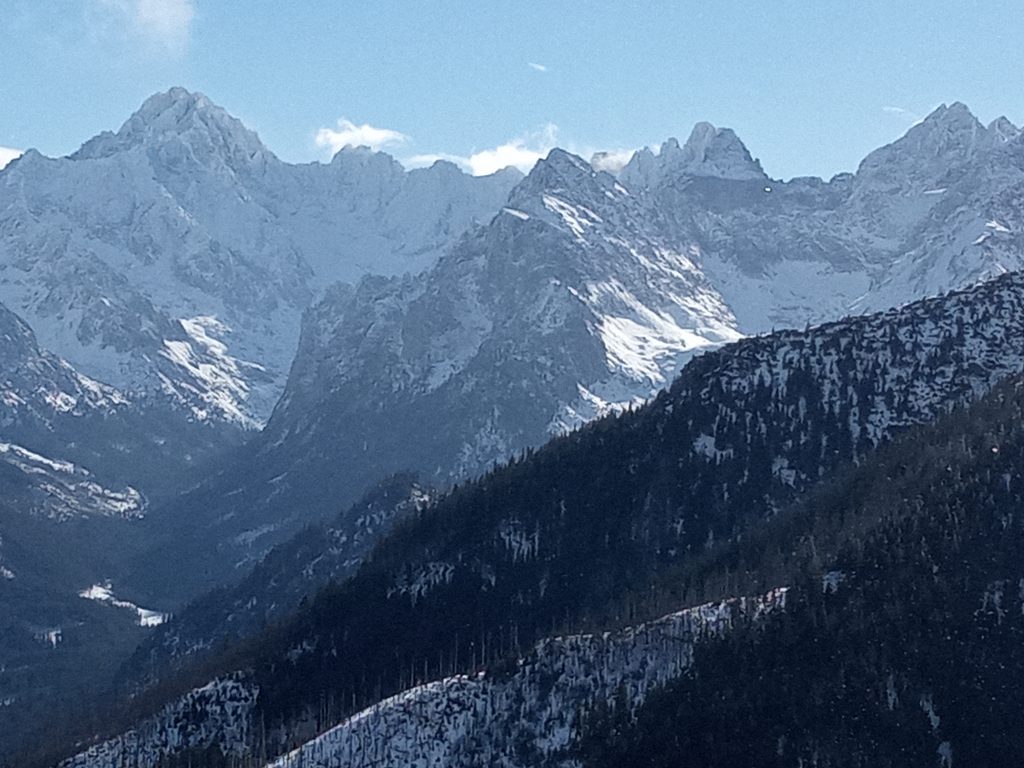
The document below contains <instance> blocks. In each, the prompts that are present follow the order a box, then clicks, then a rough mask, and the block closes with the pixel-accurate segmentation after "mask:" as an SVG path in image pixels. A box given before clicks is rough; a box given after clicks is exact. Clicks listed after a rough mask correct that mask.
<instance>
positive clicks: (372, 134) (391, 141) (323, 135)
mask: <svg viewBox="0 0 1024 768" xmlns="http://www.w3.org/2000/svg"><path fill="white" fill-rule="evenodd" d="M408 140H409V137H408V136H406V135H405V134H404V133H400V132H398V131H394V130H391V129H390V128H377V127H375V126H372V125H370V124H369V123H363V124H362V125H356V124H355V123H353V122H352V121H351V120H346V119H345V118H341V119H340V120H338V128H337V130H335V129H333V128H321V129H320V130H319V131H317V134H316V145H317V146H318V147H324V148H329V149H330V150H331V154H332V155H333V154H335V153H336V152H337V151H338V150H339V149H341V148H342V147H346V146H353V147H369V148H370V149H372V150H374V151H377V150H379V149H383V148H384V147H389V146H393V145H396V144H404V143H405V142H407V141H408Z"/></svg>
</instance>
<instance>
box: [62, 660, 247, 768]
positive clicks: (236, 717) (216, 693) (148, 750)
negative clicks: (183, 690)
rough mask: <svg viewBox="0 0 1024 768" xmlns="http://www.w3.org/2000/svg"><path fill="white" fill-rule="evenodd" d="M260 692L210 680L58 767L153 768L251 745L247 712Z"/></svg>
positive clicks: (239, 682)
mask: <svg viewBox="0 0 1024 768" xmlns="http://www.w3.org/2000/svg"><path fill="white" fill-rule="evenodd" d="M258 693H259V692H258V691H257V690H256V689H254V688H253V687H252V686H251V685H249V684H248V683H247V682H246V680H245V678H244V677H243V676H235V677H227V678H224V679H221V680H215V681H213V682H211V683H209V684H208V685H205V686H203V687H202V688H197V689H196V690H194V691H190V692H189V693H187V694H186V695H185V696H182V697H181V698H180V699H179V700H177V701H175V702H173V703H172V704H169V705H168V706H166V707H164V708H163V709H162V710H161V711H160V712H159V713H158V714H156V715H154V716H153V717H150V718H147V719H146V720H145V721H144V722H141V723H139V725H138V726H137V727H136V728H133V729H132V730H130V731H127V732H126V733H124V734H122V735H121V736H118V737H117V738H115V739H111V740H110V741H106V742H103V743H101V744H98V745H96V746H93V747H90V748H89V749H88V750H86V751H84V752H82V753H81V754H79V755H76V756H75V757H72V758H70V759H68V760H65V761H64V762H62V763H61V764H60V768H119V767H120V766H123V765H135V766H139V767H140V768H141V767H142V766H155V765H157V764H159V762H160V760H161V759H162V758H165V757H167V756H170V755H175V754H177V753H179V752H182V751H185V750H189V749H197V750H200V751H202V750H204V749H206V748H208V747H210V746H213V747H216V748H219V750H220V751H221V752H222V753H223V754H224V755H235V754H239V753H241V752H242V751H243V746H245V747H250V748H251V747H252V746H254V745H253V737H254V735H255V734H254V731H256V724H255V723H254V722H253V720H252V716H251V715H252V709H253V705H254V704H255V702H256V696H257V694H258Z"/></svg>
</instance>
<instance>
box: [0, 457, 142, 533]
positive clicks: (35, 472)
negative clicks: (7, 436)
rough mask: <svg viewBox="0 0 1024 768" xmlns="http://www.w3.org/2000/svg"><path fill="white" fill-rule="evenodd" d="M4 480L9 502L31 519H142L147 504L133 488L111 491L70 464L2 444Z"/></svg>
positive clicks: (0, 472)
mask: <svg viewBox="0 0 1024 768" xmlns="http://www.w3.org/2000/svg"><path fill="white" fill-rule="evenodd" d="M0 478H2V479H3V488H4V494H5V496H6V499H5V500H6V502H7V503H8V504H9V505H11V506H12V507H17V508H18V509H20V510H21V511H22V512H23V513H25V514H28V515H41V516H43V517H48V518H51V519H54V520H68V519H71V518H75V517H91V516H116V517H138V516H140V515H142V514H143V512H144V510H145V500H144V499H143V497H142V495H141V494H140V493H139V492H138V491H137V490H135V489H134V488H132V487H130V486H129V487H126V488H121V489H110V488H106V487H104V486H102V485H100V484H99V483H98V482H96V479H95V478H94V477H93V476H92V475H91V474H90V473H89V471H88V470H86V469H83V468H82V467H79V466H76V465H75V464H72V463H71V462H70V461H64V460H54V459H50V458H47V457H46V456H40V455H39V454H38V453H34V452H32V451H30V450H28V449H27V448H24V447H22V446H20V445H14V444H12V443H3V442H0Z"/></svg>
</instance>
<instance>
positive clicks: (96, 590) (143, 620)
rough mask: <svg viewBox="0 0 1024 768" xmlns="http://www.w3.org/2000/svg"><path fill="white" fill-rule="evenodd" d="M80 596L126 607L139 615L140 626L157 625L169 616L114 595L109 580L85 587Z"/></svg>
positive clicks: (118, 606) (117, 606)
mask: <svg viewBox="0 0 1024 768" xmlns="http://www.w3.org/2000/svg"><path fill="white" fill-rule="evenodd" d="M78 596H79V597H83V598H85V599H86V600H95V601H97V602H100V603H107V604H108V605H111V606H114V607H115V608H124V609H127V610H130V611H133V612H135V614H136V616H137V621H138V623H139V626H142V627H157V626H160V625H161V624H163V623H164V622H165V621H167V619H168V618H169V616H168V614H166V613H163V612H161V611H152V610H149V609H148V608H140V607H139V606H137V605H135V603H130V602H128V601H127V600H119V599H118V598H116V597H115V596H114V591H113V587H112V586H111V584H110V582H109V581H108V582H106V583H104V584H93V585H92V586H91V587H89V588H88V589H83V590H82V591H81V592H79V593H78Z"/></svg>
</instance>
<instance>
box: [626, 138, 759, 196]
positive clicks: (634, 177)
mask: <svg viewBox="0 0 1024 768" xmlns="http://www.w3.org/2000/svg"><path fill="white" fill-rule="evenodd" d="M681 177H696V178H713V179H728V180H731V181H753V180H760V179H767V178H768V177H767V176H766V175H765V172H764V169H763V168H762V167H761V163H760V161H758V160H755V159H754V158H753V157H752V156H751V154H750V151H749V150H748V149H747V147H746V145H744V143H743V142H742V141H741V140H740V138H739V137H738V136H737V135H736V133H735V132H734V131H732V130H731V129H729V128H716V127H715V126H714V125H712V124H711V123H707V122H700V123H697V124H696V125H695V126H694V127H693V130H692V131H691V132H690V137H689V138H688V139H687V140H686V143H685V144H683V145H680V144H679V141H678V140H677V139H674V138H670V139H668V140H667V141H665V142H664V143H663V144H662V145H661V148H660V149H659V151H658V153H657V154H655V153H654V152H652V151H651V150H650V149H648V148H644V149H642V150H640V151H638V152H637V153H636V154H634V155H633V158H632V159H631V160H630V161H629V162H628V163H627V164H626V166H625V167H624V168H623V170H622V174H621V178H622V179H623V180H624V181H625V182H626V183H628V184H630V185H633V186H637V187H655V186H657V185H659V184H661V183H665V182H672V181H676V180H678V179H680V178H681Z"/></svg>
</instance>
